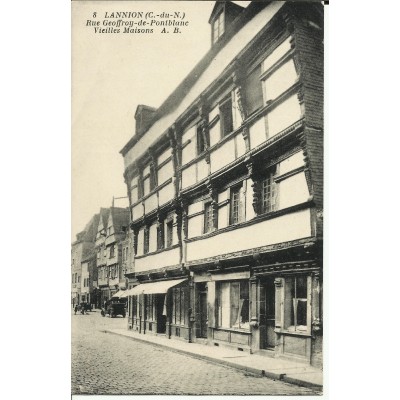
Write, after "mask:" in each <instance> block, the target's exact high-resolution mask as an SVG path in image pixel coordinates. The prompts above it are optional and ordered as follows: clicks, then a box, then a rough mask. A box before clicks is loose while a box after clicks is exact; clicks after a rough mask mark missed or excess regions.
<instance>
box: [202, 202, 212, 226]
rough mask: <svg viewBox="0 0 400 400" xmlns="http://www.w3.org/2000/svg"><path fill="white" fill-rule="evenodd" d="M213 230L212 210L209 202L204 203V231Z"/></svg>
mask: <svg viewBox="0 0 400 400" xmlns="http://www.w3.org/2000/svg"><path fill="white" fill-rule="evenodd" d="M212 230H213V210H212V204H211V202H209V203H206V204H204V233H207V232H211V231H212Z"/></svg>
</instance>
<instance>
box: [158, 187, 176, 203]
mask: <svg viewBox="0 0 400 400" xmlns="http://www.w3.org/2000/svg"><path fill="white" fill-rule="evenodd" d="M173 198H174V184H173V182H171V183H169V184H168V185H166V186H164V187H163V188H162V189H161V190H160V191H159V192H158V201H159V204H160V206H162V205H163V204H165V203H167V202H168V201H170V200H172V199H173Z"/></svg>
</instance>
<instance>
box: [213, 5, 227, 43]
mask: <svg viewBox="0 0 400 400" xmlns="http://www.w3.org/2000/svg"><path fill="white" fill-rule="evenodd" d="M212 32H213V35H212V37H213V44H214V43H215V42H216V41H217V40H218V39H219V38H220V37H221V36H222V35H223V34H224V32H225V14H224V12H221V14H219V15H218V17H217V18H216V19H215V21H214V22H213V31H212Z"/></svg>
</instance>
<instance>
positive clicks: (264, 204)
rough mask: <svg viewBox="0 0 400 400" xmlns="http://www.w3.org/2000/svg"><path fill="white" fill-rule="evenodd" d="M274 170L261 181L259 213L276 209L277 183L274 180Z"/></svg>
mask: <svg viewBox="0 0 400 400" xmlns="http://www.w3.org/2000/svg"><path fill="white" fill-rule="evenodd" d="M275 174H276V172H275V171H270V172H268V174H267V176H266V177H265V178H264V179H263V180H262V181H261V213H263V214H264V213H268V212H271V211H276V210H277V208H278V207H277V205H278V204H277V203H278V185H277V184H276V183H275V181H274V176H275Z"/></svg>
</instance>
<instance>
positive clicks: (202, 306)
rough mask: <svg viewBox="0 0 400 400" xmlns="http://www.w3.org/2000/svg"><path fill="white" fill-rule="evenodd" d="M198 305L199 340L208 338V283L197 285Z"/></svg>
mask: <svg viewBox="0 0 400 400" xmlns="http://www.w3.org/2000/svg"><path fill="white" fill-rule="evenodd" d="M197 304H198V315H197V316H198V319H197V320H198V329H197V337H198V338H207V327H208V316H207V286H206V283H198V284H197Z"/></svg>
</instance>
